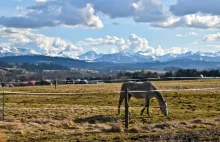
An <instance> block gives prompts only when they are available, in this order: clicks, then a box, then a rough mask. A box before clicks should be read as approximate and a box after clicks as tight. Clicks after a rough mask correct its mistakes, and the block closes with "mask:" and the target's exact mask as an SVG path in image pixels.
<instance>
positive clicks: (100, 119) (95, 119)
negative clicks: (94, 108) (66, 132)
mask: <svg viewBox="0 0 220 142" xmlns="http://www.w3.org/2000/svg"><path fill="white" fill-rule="evenodd" d="M118 119H119V118H118V117H113V116H111V115H95V116H91V117H86V118H77V119H75V120H74V122H75V123H87V122H88V123H90V124H97V123H107V122H116V121H117V120H118Z"/></svg>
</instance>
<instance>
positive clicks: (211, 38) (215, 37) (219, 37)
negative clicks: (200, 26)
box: [203, 33, 220, 41]
mask: <svg viewBox="0 0 220 142" xmlns="http://www.w3.org/2000/svg"><path fill="white" fill-rule="evenodd" d="M203 40H204V41H220V33H216V34H208V35H206V36H205V37H204V38H203Z"/></svg>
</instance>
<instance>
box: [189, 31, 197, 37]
mask: <svg viewBox="0 0 220 142" xmlns="http://www.w3.org/2000/svg"><path fill="white" fill-rule="evenodd" d="M197 35H198V34H197V33H195V32H189V33H188V34H187V36H197Z"/></svg>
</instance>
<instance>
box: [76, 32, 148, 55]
mask: <svg viewBox="0 0 220 142" xmlns="http://www.w3.org/2000/svg"><path fill="white" fill-rule="evenodd" d="M78 45H79V46H96V47H97V46H99V47H103V46H107V47H111V48H112V47H117V48H118V51H126V52H129V53H136V52H138V51H146V50H149V48H150V47H149V46H148V41H147V40H146V39H145V38H141V37H138V36H137V35H135V34H131V35H129V36H128V37H127V38H126V39H124V38H119V37H116V36H106V37H104V38H97V39H93V38H86V39H85V40H83V41H80V42H79V44H78ZM114 50H115V49H114Z"/></svg>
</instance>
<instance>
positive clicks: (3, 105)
mask: <svg viewBox="0 0 220 142" xmlns="http://www.w3.org/2000/svg"><path fill="white" fill-rule="evenodd" d="M4 119H5V94H4V88H3V86H2V121H4Z"/></svg>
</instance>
